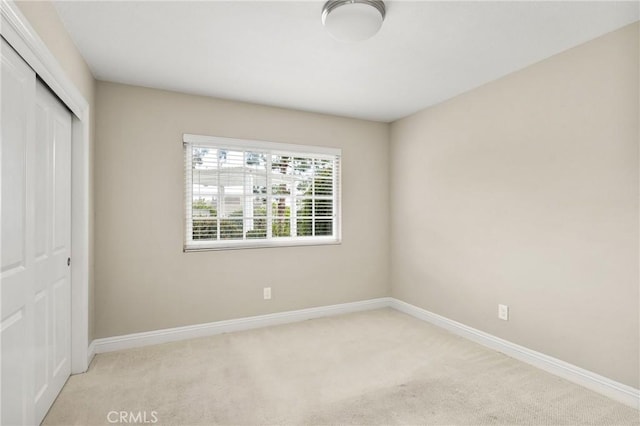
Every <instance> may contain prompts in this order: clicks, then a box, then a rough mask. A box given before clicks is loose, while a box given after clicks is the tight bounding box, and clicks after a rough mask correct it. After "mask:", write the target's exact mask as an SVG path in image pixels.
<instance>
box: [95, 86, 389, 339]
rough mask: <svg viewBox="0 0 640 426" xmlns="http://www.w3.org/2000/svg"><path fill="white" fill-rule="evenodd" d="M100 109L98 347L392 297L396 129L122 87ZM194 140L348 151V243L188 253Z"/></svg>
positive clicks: (106, 92) (104, 97) (110, 90)
mask: <svg viewBox="0 0 640 426" xmlns="http://www.w3.org/2000/svg"><path fill="white" fill-rule="evenodd" d="M97 100H98V103H97V114H98V117H99V118H100V119H99V121H98V123H97V144H96V170H95V173H96V179H95V183H96V185H95V189H96V206H95V207H96V306H95V312H96V327H95V331H96V337H106V336H114V335H121V334H126V333H133V332H139V331H148V330H155V329H161V328H166V327H175V326H183V325H189V324H197V323H204V322H209V321H217V320H224V319H230V318H239V317H246V316H250V315H258V314H265V313H270V312H278V311H286V310H292V309H301V308H307V307H312V306H322V305H330V304H335V303H342V302H350V301H357V300H363V299H369V298H375V297H381V296H387V295H389V291H390V289H389V274H388V261H389V250H388V241H389V235H388V219H389V214H388V209H389V207H388V206H389V204H388V192H387V183H388V179H389V175H388V137H389V135H388V125H386V124H382V123H374V122H367V121H361V120H355V119H347V118H339V117H332V116H326V115H319V114H311V113H305V112H296V111H290V110H284V109H278V108H270V107H263V106H257V105H251V104H245V103H239V102H232V101H223V100H217V99H213V98H206V97H199V96H192V95H185V94H178V93H173V92H166V91H161V90H154V89H145V88H140V87H133V86H125V85H120V84H115V83H103V82H98V85H97ZM183 133H195V134H203V135H215V136H226V137H236V138H250V139H262V140H269V141H274V142H284V143H296V144H312V145H326V146H335V147H340V148H342V153H343V158H342V160H343V168H344V173H343V184H342V189H343V196H342V199H343V207H342V213H343V243H342V244H341V245H333V246H314V247H288V248H267V249H246V250H230V251H208V252H195V253H194V252H191V253H183V252H182V243H183V234H184V231H183V220H184V219H183V218H184V212H183V205H184V203H183V197H184V195H183V192H184V178H183V176H184V170H183V151H182V134H183ZM265 286H271V287H272V290H273V299H272V300H270V301H264V300H262V288H263V287H265Z"/></svg>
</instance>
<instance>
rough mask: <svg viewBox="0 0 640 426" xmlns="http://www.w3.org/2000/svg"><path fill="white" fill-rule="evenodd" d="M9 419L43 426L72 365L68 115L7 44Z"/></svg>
mask: <svg viewBox="0 0 640 426" xmlns="http://www.w3.org/2000/svg"><path fill="white" fill-rule="evenodd" d="M0 84H1V86H0V87H1V90H2V93H1V94H2V110H0V117H1V118H0V120H1V123H0V127H1V129H2V148H1V151H0V153H1V154H0V155H1V157H2V175H1V176H2V199H1V226H2V228H1V234H2V251H1V252H0V261H1V262H0V263H1V265H2V270H1V279H2V281H1V284H0V298H1V299H2V302H1V310H0V317H1V320H2V326H1V328H0V332H1V334H2V339H1V343H0V345H1V346H0V349H1V351H2V357H1V359H2V371H1V374H2V377H1V381H2V385H1V388H0V394H1V398H2V408H1V411H2V413H1V421H2V424H3V425H13V424H34V423H35V424H37V423H40V422H41V421H42V419H43V418H44V416H45V415H46V413H47V411H48V409H49V407H50V406H51V404H52V403H53V401H54V400H55V398H56V396H57V395H58V393H59V392H60V390H61V389H62V386H63V385H64V383H65V382H66V380H67V378H68V377H69V374H70V366H71V287H70V269H71V268H70V267H69V256H70V253H71V249H70V241H71V114H70V112H69V111H68V110H67V109H66V108H65V107H64V106H63V105H62V103H61V102H60V101H59V100H58V99H57V98H56V97H55V96H54V95H53V94H52V93H51V92H50V91H49V89H48V88H47V87H46V86H45V85H44V84H42V83H41V82H39V81H37V78H36V76H35V74H34V73H33V71H32V70H31V69H30V68H29V67H28V66H27V65H26V64H25V63H24V62H23V61H22V59H21V58H20V57H19V56H18V55H17V54H16V53H15V52H14V51H13V50H12V49H11V47H10V46H9V45H8V44H6V42H5V41H4V40H3V41H2V81H1V82H0Z"/></svg>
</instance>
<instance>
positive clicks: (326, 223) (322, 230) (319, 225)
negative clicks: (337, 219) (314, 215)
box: [315, 219, 333, 236]
mask: <svg viewBox="0 0 640 426" xmlns="http://www.w3.org/2000/svg"><path fill="white" fill-rule="evenodd" d="M315 228H316V233H315V235H316V236H324V235H333V220H331V219H316V224H315Z"/></svg>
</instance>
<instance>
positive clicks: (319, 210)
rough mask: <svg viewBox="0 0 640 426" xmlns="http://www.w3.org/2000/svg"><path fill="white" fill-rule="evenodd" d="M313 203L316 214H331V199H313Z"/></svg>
mask: <svg viewBox="0 0 640 426" xmlns="http://www.w3.org/2000/svg"><path fill="white" fill-rule="evenodd" d="M314 203H315V215H316V216H329V217H330V216H332V215H333V200H315V201H314Z"/></svg>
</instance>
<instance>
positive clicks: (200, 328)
mask: <svg viewBox="0 0 640 426" xmlns="http://www.w3.org/2000/svg"><path fill="white" fill-rule="evenodd" d="M386 307H390V308H393V309H396V310H398V311H400V312H404V313H406V314H409V315H411V316H413V317H415V318H418V319H420V320H423V321H427V322H429V323H431V324H434V325H436V326H438V327H441V328H444V329H446V330H449V331H451V332H452V333H454V334H457V335H459V336H462V337H464V338H466V339H469V340H472V341H474V342H476V343H479V344H481V345H483V346H486V347H489V348H491V349H494V350H496V351H499V352H502V353H504V354H506V355H508V356H510V357H512V358H515V359H518V360H520V361H523V362H526V363H528V364H531V365H533V366H535V367H538V368H540V369H542V370H545V371H547V372H549V373H551V374H555V375H556V376H559V377H562V378H564V379H567V380H569V381H571V382H573V383H576V384H578V385H581V386H584V387H585V388H588V389H591V390H593V391H595V392H598V393H600V394H602V395H605V396H607V397H609V398H611V399H614V400H616V401H619V402H621V403H623V404H625V405H628V406H631V407H633V408H636V409H640V390H638V389H635V388H633V387H631V386H627V385H625V384H622V383H619V382H616V381H614V380H611V379H608V378H606V377H604V376H601V375H599V374H596V373H593V372H591V371H588V370H585V369H583V368H580V367H577V366H575V365H573V364H569V363H568V362H565V361H562V360H559V359H557V358H553V357H551V356H549V355H545V354H543V353H540V352H536V351H534V350H531V349H529V348H526V347H524V346H520V345H517V344H515V343H512V342H509V341H507V340H504V339H501V338H499V337H496V336H494V335H491V334H489V333H485V332H484V331H480V330H477V329H475V328H473V327H469V326H466V325H464V324H461V323H459V322H456V321H453V320H451V319H449V318H445V317H443V316H441V315H438V314H434V313H433V312H429V311H427V310H425V309H422V308H419V307H417V306H414V305H411V304H409V303H406V302H403V301H401V300H398V299H395V298H393V297H382V298H379V299H371V300H363V301H360V302H352V303H342V304H339V305H330V306H320V307H317V308H308V309H300V310H296V311H287V312H278V313H273V314H266V315H258V316H254V317H246V318H238V319H232V320H225V321H216V322H211V323H206V324H196V325H189V326H185V327H176V328H168V329H164V330H155V331H148V332H144V333H134V334H127V335H124V336H115V337H107V338H103V339H96V340H94V341H93V342H91V345H89V350H88V362H87V363H88V364H89V363H91V360H92V359H93V357H94V355H95V354H99V353H104V352H112V351H118V350H122V349H130V348H137V347H142V346H148V345H157V344H160V343H167V342H174V341H178V340H186V339H193V338H197V337H206V336H212V335H215V334H221V333H230V332H234V331H241V330H249V329H254V328H261V327H268V326H272V325H279V324H287V323H292V322H297V321H304V320H308V319H312V318H320V317H326V316H332V315H340V314H347V313H351V312H359V311H366V310H371V309H381V308H386Z"/></svg>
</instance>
